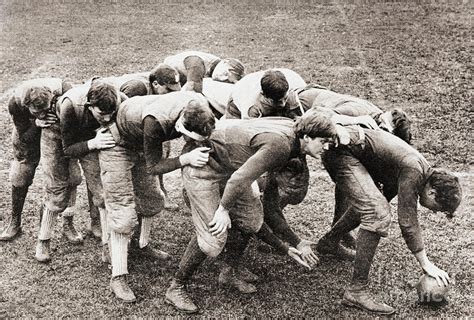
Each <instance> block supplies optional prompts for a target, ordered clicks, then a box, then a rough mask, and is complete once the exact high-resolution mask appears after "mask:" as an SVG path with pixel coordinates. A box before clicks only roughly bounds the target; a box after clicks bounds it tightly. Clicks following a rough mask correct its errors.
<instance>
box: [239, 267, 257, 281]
mask: <svg viewBox="0 0 474 320" xmlns="http://www.w3.org/2000/svg"><path fill="white" fill-rule="evenodd" d="M237 275H238V277H239V278H240V279H242V280H244V281H246V282H257V281H258V280H259V277H258V276H257V275H256V274H255V273H253V272H252V271H250V270H249V269H247V268H246V267H244V266H239V268H238V269H237Z"/></svg>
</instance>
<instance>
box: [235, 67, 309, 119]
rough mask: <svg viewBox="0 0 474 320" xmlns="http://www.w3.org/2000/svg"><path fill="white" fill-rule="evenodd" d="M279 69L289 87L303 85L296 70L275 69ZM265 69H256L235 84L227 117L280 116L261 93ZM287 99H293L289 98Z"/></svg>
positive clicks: (304, 84) (304, 83)
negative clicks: (261, 82)
mask: <svg viewBox="0 0 474 320" xmlns="http://www.w3.org/2000/svg"><path fill="white" fill-rule="evenodd" d="M275 70H278V71H281V72H282V73H283V74H284V76H285V78H286V80H287V82H288V86H289V89H290V90H291V89H293V88H299V87H305V86H306V82H305V81H304V80H303V78H302V77H301V76H300V75H299V74H297V73H296V72H294V71H292V70H289V69H284V68H283V69H275ZM264 74H265V71H258V72H254V73H250V74H247V75H246V76H244V77H243V78H242V79H240V80H239V82H237V83H236V84H235V87H234V90H233V91H232V94H231V97H230V100H231V101H232V103H229V105H228V107H229V110H226V118H227V119H249V118H259V117H266V116H282V114H281V113H276V112H275V110H274V108H273V107H272V106H271V102H269V101H268V100H267V99H266V98H265V97H263V95H262V94H261V91H262V87H261V85H260V81H261V79H262V76H263V75H264ZM289 101H293V100H291V99H289Z"/></svg>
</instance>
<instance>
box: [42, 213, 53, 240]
mask: <svg viewBox="0 0 474 320" xmlns="http://www.w3.org/2000/svg"><path fill="white" fill-rule="evenodd" d="M55 220H56V214H55V213H52V212H51V210H49V209H48V208H47V207H44V209H43V218H42V219H41V225H40V230H39V234H38V239H39V240H49V239H51V234H52V233H53V226H54V222H55Z"/></svg>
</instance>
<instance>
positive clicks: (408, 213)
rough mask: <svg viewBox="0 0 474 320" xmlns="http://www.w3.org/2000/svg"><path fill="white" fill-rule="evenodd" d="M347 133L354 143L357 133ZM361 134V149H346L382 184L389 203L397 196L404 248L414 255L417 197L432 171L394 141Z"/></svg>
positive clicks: (418, 242) (380, 134)
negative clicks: (363, 137) (363, 136)
mask: <svg viewBox="0 0 474 320" xmlns="http://www.w3.org/2000/svg"><path fill="white" fill-rule="evenodd" d="M348 130H350V131H351V142H353V141H357V140H358V139H359V136H358V133H357V130H356V129H353V128H351V127H348ZM364 133H365V148H364V149H361V148H358V147H355V146H354V145H349V147H348V148H349V149H350V150H351V151H352V153H353V155H354V156H355V157H356V158H357V159H359V160H360V161H361V163H362V164H363V165H364V167H366V168H367V170H368V171H369V173H370V175H371V176H372V178H373V179H374V181H376V182H380V183H382V185H383V189H384V194H385V196H386V197H387V198H388V199H389V200H390V199H391V198H393V197H394V196H395V195H397V194H398V222H399V225H400V229H401V231H402V235H403V237H404V239H405V242H406V244H407V246H408V248H409V249H410V250H411V251H412V252H413V253H417V252H419V251H421V250H423V248H424V245H423V237H422V235H421V230H420V226H419V223H418V215H417V205H418V197H419V194H420V192H421V191H422V190H423V188H424V186H425V184H426V181H427V180H428V178H429V177H430V176H431V174H432V172H433V170H432V168H431V166H430V165H429V164H428V162H427V161H426V159H425V158H424V157H423V155H421V154H420V153H419V152H418V151H417V150H416V149H414V148H413V147H412V146H410V145H409V144H407V143H406V142H405V141H403V140H401V139H399V138H398V137H396V136H394V135H392V134H390V133H388V132H385V131H382V130H370V129H364Z"/></svg>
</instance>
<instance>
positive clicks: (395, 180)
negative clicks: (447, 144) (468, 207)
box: [296, 110, 461, 314]
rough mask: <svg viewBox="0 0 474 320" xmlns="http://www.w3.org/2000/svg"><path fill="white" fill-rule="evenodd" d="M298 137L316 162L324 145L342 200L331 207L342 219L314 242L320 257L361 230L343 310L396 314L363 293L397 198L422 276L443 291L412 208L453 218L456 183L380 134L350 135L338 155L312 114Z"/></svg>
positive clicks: (329, 128) (320, 119)
mask: <svg viewBox="0 0 474 320" xmlns="http://www.w3.org/2000/svg"><path fill="white" fill-rule="evenodd" d="M296 131H297V133H298V134H299V135H300V136H302V137H304V140H305V141H306V142H307V144H308V146H310V148H309V149H310V150H312V151H311V152H312V153H314V154H318V153H320V152H322V151H323V145H324V144H326V149H327V151H324V152H323V155H322V160H323V163H324V165H325V167H326V169H327V171H328V172H329V174H330V176H331V178H332V179H333V180H334V182H335V183H336V186H337V189H338V190H339V192H340V196H339V197H338V198H336V207H339V209H340V210H341V211H342V212H343V214H342V215H341V217H340V218H339V219H338V221H337V222H336V223H335V224H334V225H333V227H332V228H331V230H330V231H329V232H328V233H327V234H326V235H325V236H324V237H323V238H322V239H321V240H320V241H319V243H318V251H320V250H321V249H322V248H324V251H331V248H332V250H336V248H337V245H338V243H339V241H340V240H341V237H342V236H343V235H344V234H346V233H347V232H348V231H350V230H353V229H355V228H356V227H357V226H360V230H359V235H358V237H357V242H356V257H355V261H354V271H353V275H352V281H351V284H350V285H349V287H348V288H347V289H346V290H345V292H344V297H343V301H342V302H343V303H344V304H346V305H350V306H355V307H358V308H362V309H365V310H368V311H372V312H377V313H380V314H391V313H393V312H394V311H395V310H394V309H393V308H392V307H390V306H388V305H386V304H384V303H380V302H377V301H375V300H374V299H373V298H372V297H371V295H370V294H369V292H368V290H367V286H368V280H369V270H370V266H371V264H372V261H373V258H374V254H375V251H376V249H377V245H378V243H379V240H380V238H381V237H385V236H387V232H388V228H389V225H390V222H391V219H392V216H391V213H390V207H389V203H388V202H389V201H390V200H391V199H393V198H394V197H395V196H396V195H398V221H399V224H400V228H401V231H402V235H403V237H404V239H405V242H406V244H407V246H408V248H409V249H410V251H411V252H412V253H413V254H414V256H415V257H416V259H417V260H418V262H419V264H420V267H421V268H422V269H423V271H424V272H425V273H427V274H428V275H430V276H432V277H434V278H436V279H437V281H438V283H439V285H447V284H448V282H449V281H450V280H449V276H448V274H447V273H446V272H445V271H443V270H441V269H439V268H438V267H437V266H435V265H434V264H433V263H432V262H431V261H430V260H429V259H428V258H427V255H426V251H425V248H424V245H423V238H422V235H421V230H420V226H419V224H418V217H417V203H418V199H420V203H421V205H423V206H424V207H427V208H428V209H431V210H433V211H435V212H436V211H445V212H449V214H448V217H450V216H452V214H453V212H454V211H455V210H456V209H457V207H458V206H459V204H460V202H461V187H460V185H459V182H458V179H457V178H456V177H454V176H453V175H451V174H448V173H446V172H443V171H439V170H435V169H433V168H431V166H430V165H429V164H428V162H427V161H426V159H425V158H424V157H423V156H422V155H421V154H420V153H419V152H418V151H416V150H415V149H414V148H413V147H411V146H410V145H408V144H407V143H406V142H404V141H402V140H401V139H399V138H398V137H396V136H394V135H392V134H390V133H388V132H385V131H382V130H370V129H361V128H360V127H347V131H348V133H349V137H350V139H349V141H348V143H347V144H346V145H339V146H337V147H336V146H335V142H336V141H337V140H336V139H335V138H334V137H335V135H336V130H335V127H334V126H333V125H332V123H331V122H330V121H329V120H328V118H326V117H325V116H322V114H321V113H318V112H315V111H314V110H311V111H308V112H307V113H306V114H305V115H304V116H303V117H302V118H301V119H300V120H299V121H298V122H297V124H296ZM378 185H382V190H380V189H379V188H378ZM341 195H343V197H342V198H341ZM340 201H341V203H339V202H340ZM342 206H344V208H342Z"/></svg>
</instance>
